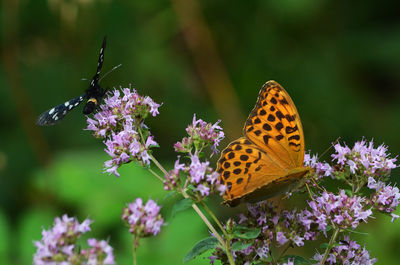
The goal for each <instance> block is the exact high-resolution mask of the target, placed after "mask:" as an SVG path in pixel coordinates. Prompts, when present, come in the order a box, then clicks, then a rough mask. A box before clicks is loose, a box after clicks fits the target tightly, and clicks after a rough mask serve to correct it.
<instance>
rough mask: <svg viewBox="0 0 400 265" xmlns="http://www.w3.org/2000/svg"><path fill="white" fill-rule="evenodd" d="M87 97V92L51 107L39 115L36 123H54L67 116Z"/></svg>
mask: <svg viewBox="0 0 400 265" xmlns="http://www.w3.org/2000/svg"><path fill="white" fill-rule="evenodd" d="M84 99H85V94H83V95H81V96H79V97H76V98H73V99H71V100H69V101H66V102H65V103H62V104H60V105H58V106H56V107H54V108H52V109H49V110H47V111H45V112H43V113H42V114H40V116H39V117H38V119H37V120H36V124H37V125H40V126H47V125H54V124H56V123H57V122H59V121H60V120H61V119H63V118H64V117H65V115H66V114H67V113H68V112H69V111H71V110H72V109H74V108H75V107H76V106H78V105H79V104H80V103H81V102H82V101H83V100H84Z"/></svg>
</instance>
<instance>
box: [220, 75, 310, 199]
mask: <svg viewBox="0 0 400 265" xmlns="http://www.w3.org/2000/svg"><path fill="white" fill-rule="evenodd" d="M243 130H244V137H240V138H239V139H237V140H235V141H233V142H231V143H230V144H229V145H228V146H227V147H226V148H225V150H223V151H222V154H221V157H220V158H219V160H218V169H217V171H218V173H220V180H221V181H222V182H223V183H224V184H225V186H226V192H225V194H224V195H223V198H224V203H225V204H228V205H230V206H235V205H237V204H239V202H240V200H242V199H243V200H245V201H249V202H255V201H259V200H263V199H267V198H270V197H273V196H275V195H278V194H280V193H282V192H284V191H287V190H289V189H291V188H292V186H295V185H296V183H297V182H298V180H300V179H301V178H303V177H304V176H305V175H306V174H307V173H308V172H309V171H310V168H309V167H304V166H303V161H304V135H303V127H302V125H301V121H300V117H299V114H298V112H297V109H296V106H295V105H294V103H293V101H292V99H291V98H290V96H289V94H288V93H287V92H286V90H285V89H284V88H283V87H282V86H281V85H279V84H278V83H277V82H275V81H268V82H267V83H265V85H264V86H263V87H262V89H261V90H260V93H259V96H258V100H257V103H256V106H255V107H254V109H253V110H252V111H251V113H250V115H249V117H248V118H247V121H246V123H245V125H244V129H243Z"/></svg>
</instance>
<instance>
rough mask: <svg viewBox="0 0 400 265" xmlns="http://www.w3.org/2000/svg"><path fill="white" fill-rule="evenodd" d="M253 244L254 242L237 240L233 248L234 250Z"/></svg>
mask: <svg viewBox="0 0 400 265" xmlns="http://www.w3.org/2000/svg"><path fill="white" fill-rule="evenodd" d="M251 245H252V243H244V242H240V241H236V242H235V243H233V244H232V250H234V251H239V250H243V249H246V248H248V247H250V246H251Z"/></svg>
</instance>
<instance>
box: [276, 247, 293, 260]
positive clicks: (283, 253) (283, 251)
mask: <svg viewBox="0 0 400 265" xmlns="http://www.w3.org/2000/svg"><path fill="white" fill-rule="evenodd" d="M290 246H291V244H290V243H289V244H287V245H286V247H285V248H284V249H283V250H282V252H281V254H279V257H278V261H279V260H281V258H282V257H283V255H285V253H286V251H287V250H288V249H289V248H290Z"/></svg>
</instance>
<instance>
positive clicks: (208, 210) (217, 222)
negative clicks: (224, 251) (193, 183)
mask: <svg viewBox="0 0 400 265" xmlns="http://www.w3.org/2000/svg"><path fill="white" fill-rule="evenodd" d="M200 203H201V205H202V206H203V208H204V209H205V210H206V212H207V213H208V214H209V215H210V216H211V218H212V219H213V220H214V222H215V223H216V224H217V225H218V227H219V229H221V231H222V233H223V234H224V236H225V238H228V234H227V233H226V231H225V229H224V227H223V226H222V224H221V222H220V221H219V220H218V218H217V217H216V216H215V214H214V213H213V212H212V211H211V209H210V208H208V206H207V204H206V203H205V202H203V201H201V202H200Z"/></svg>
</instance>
